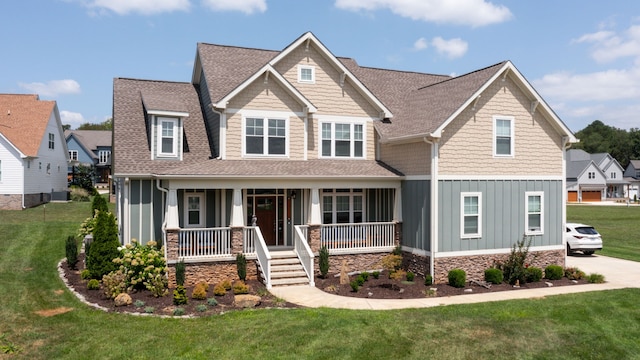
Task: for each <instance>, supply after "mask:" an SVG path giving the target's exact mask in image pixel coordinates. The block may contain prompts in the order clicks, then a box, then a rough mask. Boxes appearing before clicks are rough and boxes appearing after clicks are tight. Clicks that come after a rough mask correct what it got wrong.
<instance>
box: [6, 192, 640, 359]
mask: <svg viewBox="0 0 640 360" xmlns="http://www.w3.org/2000/svg"><path fill="white" fill-rule="evenodd" d="M44 211H45V210H44V209H43V207H38V208H35V209H28V210H25V211H18V212H14V211H0V234H2V236H0V319H1V321H0V359H4V358H7V359H14V358H15V359H88V358H92V359H156V358H167V359H176V358H181V359H212V358H215V359H233V358H244V359H247V358H266V359H426V358H439V359H470V358H473V359H551V358H552V359H611V358H617V359H633V358H638V354H640V342H638V341H637V339H639V338H640V306H639V305H638V302H637V299H638V298H640V289H625V290H615V291H601V292H592V293H585V294H572V295H564V296H552V297H547V298H544V299H531V300H514V301H503V302H493V303H482V304H469V305H455V306H446V307H438V308H431V309H407V310H400V311H348V310H334V309H288V310H286V309H273V310H259V311H241V312H231V313H227V314H225V315H220V316H212V317H206V318H198V319H164V318H157V317H138V316H130V315H120V314H110V313H104V312H102V311H99V310H93V309H91V308H89V307H88V306H86V305H84V304H82V303H81V302H79V301H78V300H77V299H76V298H75V297H74V296H73V294H71V293H69V292H68V291H60V290H63V289H65V287H64V285H63V283H62V281H61V280H60V279H59V278H58V274H57V272H56V264H57V263H58V261H59V260H60V259H61V258H62V257H64V242H65V239H66V237H67V235H69V234H74V233H75V231H76V229H77V227H78V226H79V224H80V222H81V221H82V220H84V219H85V218H86V217H87V216H88V214H89V212H90V204H89V203H71V204H48V205H47V206H46V219H45V214H44ZM60 307H68V308H71V309H72V311H69V312H66V313H63V314H59V315H55V316H50V317H44V316H40V315H37V314H36V313H35V312H36V311H39V310H51V309H56V308H60ZM2 349H14V351H15V349H17V351H18V352H17V353H15V352H14V353H13V354H2V351H1V350H2Z"/></svg>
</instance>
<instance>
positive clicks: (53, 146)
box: [49, 133, 56, 150]
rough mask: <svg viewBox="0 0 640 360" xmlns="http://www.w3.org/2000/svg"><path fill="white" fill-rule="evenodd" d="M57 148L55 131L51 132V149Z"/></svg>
mask: <svg viewBox="0 0 640 360" xmlns="http://www.w3.org/2000/svg"><path fill="white" fill-rule="evenodd" d="M55 149H56V136H55V135H54V134H53V133H49V150H55Z"/></svg>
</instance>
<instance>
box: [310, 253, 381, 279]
mask: <svg viewBox="0 0 640 360" xmlns="http://www.w3.org/2000/svg"><path fill="white" fill-rule="evenodd" d="M389 254H390V252H382V253H369V254H348V255H330V256H329V273H332V274H338V273H340V270H341V269H342V262H343V261H345V262H346V265H347V272H352V271H369V270H378V269H381V266H380V261H381V260H382V258H383V257H385V256H387V255H389ZM319 259H320V258H319V257H318V256H317V255H316V257H315V258H314V260H315V264H314V270H315V272H316V274H319V273H320V266H319V264H318V262H319Z"/></svg>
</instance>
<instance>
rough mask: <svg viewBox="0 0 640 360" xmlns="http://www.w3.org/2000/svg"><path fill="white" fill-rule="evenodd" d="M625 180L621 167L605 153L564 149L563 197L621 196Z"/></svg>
mask: <svg viewBox="0 0 640 360" xmlns="http://www.w3.org/2000/svg"><path fill="white" fill-rule="evenodd" d="M628 186H629V182H628V181H627V180H625V179H624V170H623V168H622V166H620V164H619V163H618V161H617V160H616V159H614V158H613V157H612V156H611V155H609V154H608V153H597V154H589V153H587V152H586V151H584V150H581V149H569V150H567V199H568V201H569V202H582V201H587V202H593V201H596V202H597V201H602V200H605V199H606V198H624V197H626V196H627V194H628Z"/></svg>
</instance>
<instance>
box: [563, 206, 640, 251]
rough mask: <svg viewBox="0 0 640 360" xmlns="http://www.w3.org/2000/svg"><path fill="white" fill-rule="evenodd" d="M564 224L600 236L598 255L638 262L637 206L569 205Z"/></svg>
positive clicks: (639, 210)
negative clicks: (585, 227)
mask: <svg viewBox="0 0 640 360" xmlns="http://www.w3.org/2000/svg"><path fill="white" fill-rule="evenodd" d="M567 221H568V222H580V223H583V224H588V225H591V226H593V227H594V228H596V230H598V232H599V233H600V234H601V235H602V250H601V251H598V253H599V254H602V255H606V256H612V257H617V258H621V259H627V260H633V261H640V242H638V229H640V207H639V206H630V207H626V206H602V205H569V206H567Z"/></svg>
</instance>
